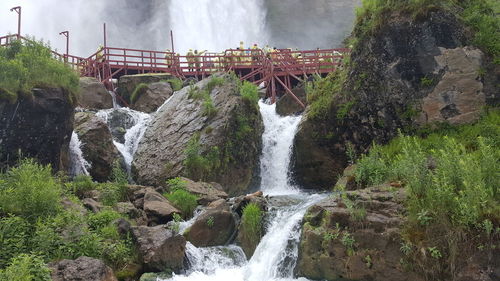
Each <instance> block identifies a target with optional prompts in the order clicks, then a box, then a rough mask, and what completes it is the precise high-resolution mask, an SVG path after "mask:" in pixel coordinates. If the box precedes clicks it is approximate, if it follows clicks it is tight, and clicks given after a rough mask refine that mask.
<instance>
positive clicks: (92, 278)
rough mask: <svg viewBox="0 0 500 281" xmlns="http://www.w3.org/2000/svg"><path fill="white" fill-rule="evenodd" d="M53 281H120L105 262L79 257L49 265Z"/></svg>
mask: <svg viewBox="0 0 500 281" xmlns="http://www.w3.org/2000/svg"><path fill="white" fill-rule="evenodd" d="M49 267H50V269H52V274H51V277H52V280H53V281H118V279H116V277H115V275H114V273H113V270H112V269H111V268H109V267H108V266H107V265H106V264H105V263H104V262H103V261H101V260H98V259H94V258H89V257H79V258H77V259H76V260H61V261H58V262H55V263H52V264H49Z"/></svg>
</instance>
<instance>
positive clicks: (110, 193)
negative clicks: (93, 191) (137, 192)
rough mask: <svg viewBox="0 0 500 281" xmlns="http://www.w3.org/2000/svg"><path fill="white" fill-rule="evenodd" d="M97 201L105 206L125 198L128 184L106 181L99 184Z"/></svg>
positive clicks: (112, 204)
mask: <svg viewBox="0 0 500 281" xmlns="http://www.w3.org/2000/svg"><path fill="white" fill-rule="evenodd" d="M97 189H98V190H99V191H100V195H99V201H101V203H103V204H104V205H106V206H114V205H116V203H118V202H122V201H125V200H127V194H128V186H127V185H126V184H120V183H114V182H108V183H102V184H100V185H99V186H98V187H97Z"/></svg>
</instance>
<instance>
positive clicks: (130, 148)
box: [97, 107, 151, 173]
mask: <svg viewBox="0 0 500 281" xmlns="http://www.w3.org/2000/svg"><path fill="white" fill-rule="evenodd" d="M116 111H120V113H121V114H123V115H124V116H127V118H130V122H132V126H131V127H130V128H128V129H126V132H125V136H124V139H125V142H123V143H121V142H119V141H117V140H116V139H113V143H114V144H115V146H116V148H117V149H118V151H120V153H121V154H122V156H123V159H124V160H125V164H126V166H127V171H128V172H129V173H130V165H131V164H132V160H134V154H135V152H136V151H137V148H138V147H139V142H140V140H141V138H142V136H143V135H144V132H145V131H146V128H147V125H148V124H149V121H150V120H151V115H149V114H147V113H144V112H140V111H136V110H132V109H130V108H128V107H122V108H118V109H104V110H100V111H98V112H97V116H99V117H100V118H102V119H103V120H104V121H105V122H106V123H108V125H110V127H111V124H110V116H111V114H113V113H114V112H116Z"/></svg>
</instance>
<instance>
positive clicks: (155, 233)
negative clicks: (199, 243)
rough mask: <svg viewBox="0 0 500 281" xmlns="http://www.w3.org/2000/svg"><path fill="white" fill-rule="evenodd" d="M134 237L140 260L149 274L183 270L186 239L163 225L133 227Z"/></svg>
mask: <svg viewBox="0 0 500 281" xmlns="http://www.w3.org/2000/svg"><path fill="white" fill-rule="evenodd" d="M132 237H133V238H134V241H135V243H136V245H137V249H138V253H139V258H140V259H141V261H142V263H143V265H144V269H145V270H146V271H149V272H162V271H167V270H171V271H173V272H179V270H181V269H182V265H183V261H184V255H185V251H186V239H185V238H184V237H183V236H182V235H178V234H175V233H174V232H173V231H172V230H170V229H167V228H165V226H163V225H158V226H155V227H147V226H136V227H132Z"/></svg>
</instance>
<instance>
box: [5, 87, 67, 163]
mask: <svg viewBox="0 0 500 281" xmlns="http://www.w3.org/2000/svg"><path fill="white" fill-rule="evenodd" d="M68 97H69V94H68V92H67V91H66V90H64V89H62V88H34V89H33V90H32V95H31V96H29V97H20V98H19V99H18V101H17V102H16V103H14V104H10V103H8V102H5V101H1V102H0V144H1V149H0V168H2V170H3V169H4V168H5V167H6V166H14V165H15V164H16V163H17V161H18V159H19V158H25V157H31V158H35V159H37V160H38V161H40V163H43V164H51V165H52V168H53V169H54V170H56V171H58V170H66V169H67V168H69V142H70V139H71V132H72V131H73V117H74V105H73V104H72V103H71V102H70V100H69V98H68Z"/></svg>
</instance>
